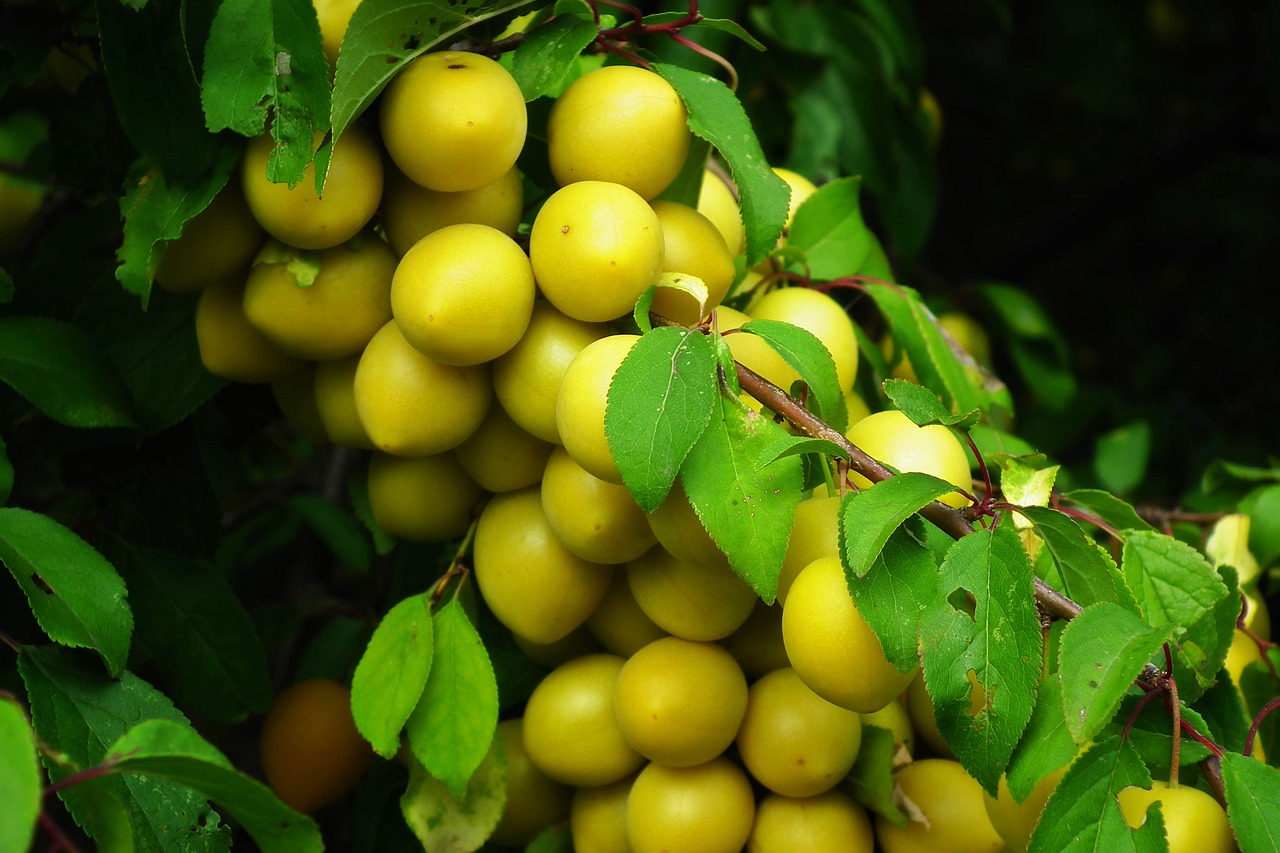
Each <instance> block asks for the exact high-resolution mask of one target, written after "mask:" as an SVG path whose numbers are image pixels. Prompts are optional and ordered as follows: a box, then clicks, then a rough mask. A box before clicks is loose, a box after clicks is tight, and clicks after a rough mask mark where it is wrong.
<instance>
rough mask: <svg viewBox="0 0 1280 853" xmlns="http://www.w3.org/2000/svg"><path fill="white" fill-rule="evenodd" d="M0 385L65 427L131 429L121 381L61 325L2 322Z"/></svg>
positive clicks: (79, 335)
mask: <svg viewBox="0 0 1280 853" xmlns="http://www.w3.org/2000/svg"><path fill="white" fill-rule="evenodd" d="M113 1H114V0H113ZM0 382H4V383H6V384H7V385H9V386H11V387H12V388H13V389H14V390H15V391H17V392H18V393H19V394H21V395H22V396H23V397H25V398H26V399H27V400H28V401H30V402H31V404H32V405H34V406H35V407H36V408H37V409H39V410H40V411H41V412H43V413H44V414H46V415H48V416H49V417H51V418H53V419H54V420H55V421H58V422H59V423H63V424H66V425H67V426H73V427H132V426H135V422H134V419H133V413H132V411H131V406H130V404H129V392H128V390H127V389H126V387H125V384H124V382H123V381H122V380H121V378H120V376H119V375H118V374H117V373H116V372H115V371H113V370H112V369H111V368H110V367H109V366H107V365H106V364H105V360H104V359H103V357H102V353H101V352H99V351H98V349H97V347H95V346H94V345H93V342H92V341H91V340H89V338H88V337H87V336H86V335H85V333H84V332H82V331H80V330H79V329H77V328H76V327H75V326H72V325H71V324H70V323H64V322H62V321H61V320H53V319H49V318H45V317H8V318H4V319H0Z"/></svg>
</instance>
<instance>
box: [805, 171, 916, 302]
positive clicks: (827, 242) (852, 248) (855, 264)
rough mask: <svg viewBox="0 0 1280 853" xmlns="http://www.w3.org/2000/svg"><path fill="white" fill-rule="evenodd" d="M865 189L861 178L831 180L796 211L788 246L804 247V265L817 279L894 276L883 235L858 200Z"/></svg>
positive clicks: (888, 277)
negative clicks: (867, 218)
mask: <svg viewBox="0 0 1280 853" xmlns="http://www.w3.org/2000/svg"><path fill="white" fill-rule="evenodd" d="M861 188H862V179H861V178H859V177H850V178H837V179H836V180H833V181H828V182H826V183H825V184H823V185H822V186H820V187H818V191H817V192H816V193H814V194H813V195H811V196H809V198H808V199H806V200H805V202H804V203H803V204H801V205H800V207H799V209H797V210H796V214H795V217H794V219H793V220H792V222H791V228H790V230H789V231H788V233H787V245H788V246H790V247H791V248H794V249H802V250H804V260H805V265H806V266H807V268H808V270H809V275H811V276H812V277H813V278H815V279H819V280H831V279H837V278H842V277H844V276H849V275H868V276H873V277H875V278H881V279H892V278H893V272H892V270H891V269H890V268H889V261H888V259H887V258H886V257H885V254H884V249H883V248H882V247H881V245H880V240H879V239H878V238H877V237H876V235H875V234H874V233H873V232H872V231H871V229H870V228H868V227H867V224H866V222H865V221H863V218H862V210H861V208H860V207H859V202H858V196H859V194H860V191H861Z"/></svg>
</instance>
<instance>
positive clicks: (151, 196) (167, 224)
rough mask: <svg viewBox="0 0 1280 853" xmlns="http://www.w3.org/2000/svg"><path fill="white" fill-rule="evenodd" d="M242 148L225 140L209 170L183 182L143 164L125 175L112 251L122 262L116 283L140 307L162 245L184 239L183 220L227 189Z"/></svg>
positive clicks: (144, 302)
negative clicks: (118, 237)
mask: <svg viewBox="0 0 1280 853" xmlns="http://www.w3.org/2000/svg"><path fill="white" fill-rule="evenodd" d="M242 147H243V146H242V145H240V144H233V143H231V142H229V141H225V140H224V141H223V142H221V143H220V145H219V147H218V150H217V153H216V155H215V156H214V158H213V159H212V161H211V164H210V168H209V169H208V170H207V171H206V172H204V173H202V174H199V175H195V176H192V177H191V178H189V179H186V180H181V179H178V178H176V177H174V176H172V175H170V174H166V172H165V171H163V170H161V169H160V168H158V167H156V166H148V164H147V161H144V160H139V161H138V162H137V163H135V164H134V166H133V168H132V169H131V170H130V172H129V174H128V175H127V176H126V178H125V184H124V195H123V196H122V197H121V199H120V216H121V218H122V219H124V240H123V242H122V243H121V244H120V248H119V249H118V250H117V251H116V258H117V259H118V260H119V262H120V265H119V266H118V267H116V279H117V280H118V281H119V282H120V284H121V285H123V287H124V289H125V290H127V291H128V292H129V293H132V294H133V295H134V296H137V297H138V298H139V299H141V300H142V304H143V306H144V307H145V306H146V305H147V304H148V299H149V298H150V295H151V284H152V282H153V281H155V276H156V268H157V267H159V266H160V258H161V256H162V255H163V253H164V246H165V244H166V243H167V242H169V241H171V240H176V239H178V238H179V237H180V236H182V229H183V227H184V226H185V225H186V224H187V222H189V221H190V220H191V219H192V217H194V216H195V215H196V214H198V213H200V212H201V211H202V210H204V209H205V208H206V207H208V206H209V202H210V201H212V200H213V197H214V196H215V195H217V194H218V191H219V190H221V189H222V188H223V186H225V185H226V183H227V178H228V176H229V175H230V174H231V170H232V168H233V167H234V166H235V164H236V162H237V161H238V159H239V157H240V151H241V149H242Z"/></svg>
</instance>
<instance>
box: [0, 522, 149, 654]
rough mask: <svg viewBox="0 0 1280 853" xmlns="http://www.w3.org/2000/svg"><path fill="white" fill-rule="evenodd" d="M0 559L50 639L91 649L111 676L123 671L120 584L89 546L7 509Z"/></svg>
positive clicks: (127, 624) (128, 623)
mask: <svg viewBox="0 0 1280 853" xmlns="http://www.w3.org/2000/svg"><path fill="white" fill-rule="evenodd" d="M0 560H2V561H3V562H4V564H5V566H6V567H8V569H9V573H10V574H12V575H13V578H14V580H16V581H17V582H18V586H20V587H22V591H23V592H24V593H26V596H27V602H28V604H30V606H31V612H32V613H33V614H35V617H36V622H38V623H39V624H40V628H41V629H42V630H43V631H44V632H45V633H46V634H48V635H49V639H51V640H53V641H54V642H56V643H61V644H62V645H64V646H74V647H78V648H86V649H93V650H94V651H96V652H97V653H98V654H99V655H101V656H102V662H103V663H104V664H106V667H107V671H108V672H110V673H111V675H112V676H113V677H119V675H120V674H121V673H122V672H124V667H125V663H126V661H127V660H128V657H129V643H130V640H131V639H132V636H133V612H132V611H131V610H130V608H129V602H128V601H127V600H126V591H125V586H124V581H123V580H121V578H120V575H119V573H118V572H116V570H115V567H114V566H112V565H111V564H110V563H108V562H107V561H106V559H104V558H103V556H102V555H101V554H99V553H98V552H97V551H96V550H94V548H93V546H92V545H90V544H89V543H88V542H85V541H84V540H83V539H81V538H80V537H79V536H77V535H76V534H75V533H73V532H72V531H71V530H69V529H67V528H66V527H63V526H62V525H61V524H59V523H58V522H56V521H54V520H53V519H52V518H49V517H48V516H46V515H41V514H40V513H36V512H31V511H30V510H26V509H21V508H19V507H6V508H4V509H0Z"/></svg>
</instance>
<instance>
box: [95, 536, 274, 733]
mask: <svg viewBox="0 0 1280 853" xmlns="http://www.w3.org/2000/svg"><path fill="white" fill-rule="evenodd" d="M118 562H119V565H120V570H121V572H122V573H123V574H124V577H125V579H126V580H127V581H128V583H129V600H130V602H131V603H132V604H133V609H134V611H135V613H136V614H137V635H138V645H139V646H140V647H141V649H142V650H143V651H145V652H146V654H147V655H148V656H150V657H151V659H152V660H154V661H155V662H156V664H157V665H158V666H159V668H160V671H161V672H162V673H163V674H164V676H165V678H166V679H167V680H166V684H167V685H168V687H169V690H170V692H171V693H172V695H173V697H174V699H175V700H177V701H178V702H179V703H180V704H182V705H183V706H184V707H187V708H189V709H190V710H193V711H199V712H200V713H201V714H203V715H205V716H207V717H209V718H210V719H211V720H214V721H217V722H220V723H232V722H237V721H239V720H243V719H244V718H245V716H246V715H247V714H248V713H262V712H264V711H266V710H267V707H268V706H269V705H270V704H271V697H272V690H271V678H270V672H269V669H268V665H267V654H266V651H265V650H264V649H263V647H262V641H261V640H260V639H259V638H258V632H257V630H256V629H255V628H254V624H253V620H252V619H251V618H250V617H249V613H248V611H246V610H245V607H244V604H242V603H241V601H240V599H239V597H237V596H236V594H235V591H234V590H232V588H231V586H230V584H228V583H227V581H226V579H225V578H223V576H222V575H221V574H219V573H218V571H217V569H216V568H215V567H214V566H213V565H212V564H210V563H202V562H198V561H196V560H193V559H191V558H190V557H186V556H183V555H181V554H178V553H175V552H172V551H161V550H158V549H147V548H138V549H121V550H120V553H119V556H118Z"/></svg>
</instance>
